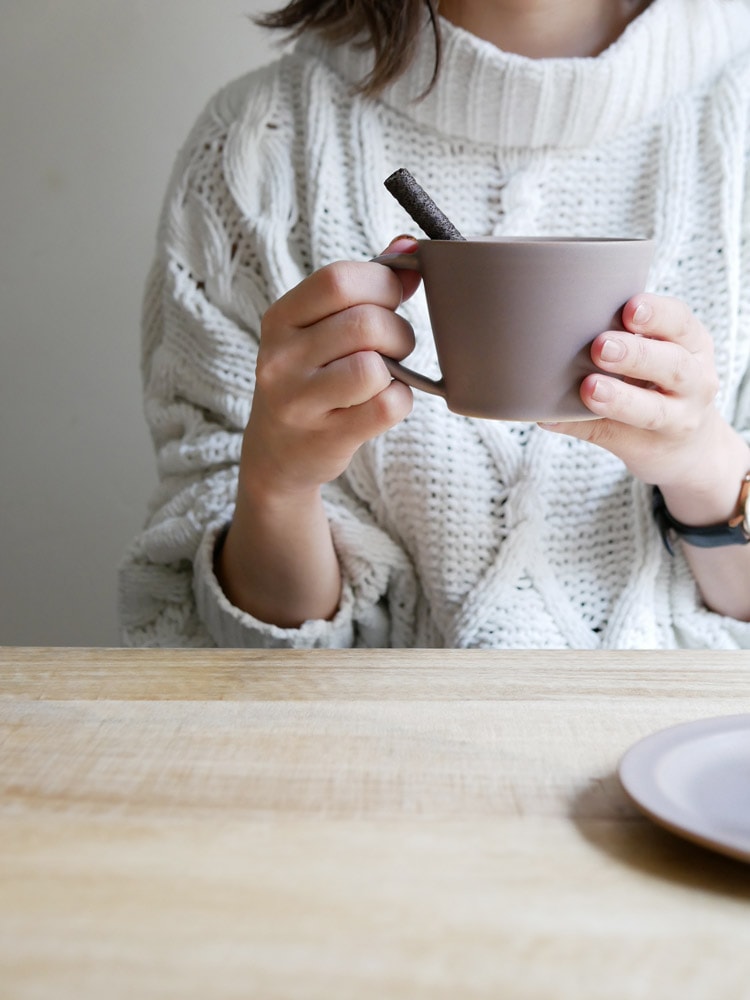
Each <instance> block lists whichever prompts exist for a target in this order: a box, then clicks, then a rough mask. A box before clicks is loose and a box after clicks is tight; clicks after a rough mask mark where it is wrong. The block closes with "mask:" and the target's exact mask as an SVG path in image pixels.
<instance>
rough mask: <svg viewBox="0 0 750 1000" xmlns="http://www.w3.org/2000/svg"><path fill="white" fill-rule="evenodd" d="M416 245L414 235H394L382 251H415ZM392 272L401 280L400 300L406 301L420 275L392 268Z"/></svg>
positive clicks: (416, 284)
mask: <svg viewBox="0 0 750 1000" xmlns="http://www.w3.org/2000/svg"><path fill="white" fill-rule="evenodd" d="M418 246H419V243H418V241H417V239H416V237H414V236H408V235H402V236H394V238H393V239H392V240H391V242H390V243H389V244H388V246H387V247H386V248H385V250H384V251H383V253H415V252H416V250H417V247H418ZM393 273H394V274H395V275H396V277H397V278H398V279H399V281H400V282H401V286H402V288H403V290H404V292H403V298H402V299H401V301H402V302H406V300H407V299H410V298H411V297H412V295H413V294H414V293H415V292H416V290H417V289H418V288H419V283H420V281H421V280H422V277H421V275H420V274H419V272H418V271H401V270H397V269H395V268H394V271H393Z"/></svg>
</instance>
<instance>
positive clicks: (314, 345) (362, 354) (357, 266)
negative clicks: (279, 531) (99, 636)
mask: <svg viewBox="0 0 750 1000" xmlns="http://www.w3.org/2000/svg"><path fill="white" fill-rule="evenodd" d="M415 245H416V244H415V241H414V240H413V239H411V238H410V237H399V238H398V239H396V240H393V241H392V243H391V244H390V246H389V247H388V252H391V253H401V252H409V251H410V250H413V249H414V248H415ZM419 280H420V279H419V275H418V274H415V273H414V272H407V271H399V272H396V271H392V270H391V269H390V268H388V267H384V266H383V265H382V264H374V263H371V262H362V263H355V262H351V261H340V262H337V263H334V264H329V265H328V266H326V267H323V268H321V269H320V270H319V271H316V272H315V273H314V274H312V275H310V277H308V278H306V279H305V280H304V281H302V282H301V283H300V284H299V285H297V286H296V287H295V288H293V289H292V290H291V291H290V292H288V293H287V294H286V295H284V296H283V297H282V298H280V299H279V300H278V301H277V302H275V303H274V304H273V305H272V306H271V307H270V308H269V309H268V311H267V312H266V314H265V316H264V317H263V322H262V327H261V342H260V350H259V353H258V363H257V369H256V386H255V394H254V398H253V405H252V410H251V415H250V420H249V422H248V425H247V429H246V431H245V439H244V446H243V456H242V459H243V460H242V467H243V468H242V472H241V476H242V478H244V477H249V481H246V482H245V483H244V485H245V486H246V487H247V488H250V489H251V490H253V491H254V490H255V489H256V488H261V489H262V490H263V491H270V492H274V493H281V494H288V493H295V492H302V493H306V492H308V491H310V490H312V489H317V488H318V487H320V486H321V485H322V484H323V483H326V482H329V481H330V480H332V479H335V478H336V477H337V476H338V475H340V474H341V473H342V472H343V471H344V470H345V469H346V467H347V466H348V464H349V462H350V461H351V459H352V456H353V455H354V453H355V452H356V450H357V449H358V448H359V446H360V445H361V444H362V443H363V442H365V441H367V440H368V439H370V438H372V437H375V436H376V435H378V434H381V433H382V432H383V431H386V430H388V429H389V428H390V427H392V426H393V425H394V424H396V423H398V422H399V421H400V420H402V419H403V418H404V417H405V416H407V414H408V413H409V412H410V410H411V406H412V393H411V390H410V389H409V388H408V387H407V386H405V385H403V384H402V383H400V382H396V381H393V380H392V376H391V375H390V373H389V372H388V369H387V368H386V366H385V364H384V362H383V359H382V357H381V355H382V354H384V355H387V356H389V357H393V358H396V359H399V360H401V359H402V358H404V357H406V355H407V354H409V353H410V351H411V350H412V349H413V346H414V333H413V331H412V328H411V326H410V324H409V323H408V322H407V321H406V320H405V319H404V318H403V317H401V316H399V315H398V314H397V313H396V311H395V310H396V309H397V308H398V306H399V305H400V304H401V302H402V301H403V300H404V299H405V298H408V297H409V296H410V295H412V294H413V293H414V291H415V290H416V288H417V286H418V284H419Z"/></svg>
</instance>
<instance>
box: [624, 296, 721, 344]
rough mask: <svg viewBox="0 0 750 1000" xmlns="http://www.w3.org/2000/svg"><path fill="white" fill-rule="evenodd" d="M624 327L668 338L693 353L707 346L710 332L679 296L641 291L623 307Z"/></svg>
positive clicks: (645, 334) (635, 331)
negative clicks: (673, 296)
mask: <svg viewBox="0 0 750 1000" xmlns="http://www.w3.org/2000/svg"><path fill="white" fill-rule="evenodd" d="M622 322H623V325H624V327H625V329H626V330H629V331H630V332H631V333H640V334H641V335H642V336H645V337H654V338H656V339H658V340H670V341H672V342H673V343H675V344H680V346H681V347H683V348H684V349H685V350H686V351H690V352H691V353H693V354H695V353H698V352H700V351H704V350H706V349H710V347H711V344H712V341H711V336H710V334H709V333H708V331H707V330H706V328H705V327H704V325H703V324H702V323H701V322H700V320H699V319H698V317H697V316H696V315H695V313H694V312H693V311H692V310H691V309H690V308H689V307H688V306H687V305H686V304H685V303H684V302H682V301H681V300H680V299H676V298H672V297H671V296H668V295H653V294H650V293H647V292H644V293H643V294H642V295H636V296H634V297H633V298H632V299H630V300H629V301H628V302H627V303H626V304H625V307H624V308H623V311H622Z"/></svg>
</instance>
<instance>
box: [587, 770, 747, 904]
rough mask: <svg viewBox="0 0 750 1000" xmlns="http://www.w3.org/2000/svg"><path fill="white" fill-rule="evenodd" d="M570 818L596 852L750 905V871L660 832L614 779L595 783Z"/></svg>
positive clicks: (658, 876)
mask: <svg viewBox="0 0 750 1000" xmlns="http://www.w3.org/2000/svg"><path fill="white" fill-rule="evenodd" d="M570 815H571V818H572V820H573V822H574V823H575V825H576V827H577V829H578V831H579V832H580V834H581V836H582V837H584V838H585V840H586V841H588V843H589V844H591V845H592V846H593V847H595V848H597V850H600V851H602V852H603V853H605V854H608V855H609V856H610V857H612V858H614V859H615V860H616V861H619V862H620V863H622V864H624V865H627V866H628V867H630V868H634V869H637V870H638V871H640V872H642V873H643V874H646V875H652V876H653V877H654V878H658V879H662V880H666V881H669V882H673V883H676V884H679V885H683V886H686V887H688V888H692V889H699V890H702V891H704V892H711V893H720V894H721V895H724V896H733V897H735V898H736V899H742V900H750V865H749V864H747V863H746V862H742V861H739V860H736V859H734V858H730V857H727V856H725V855H723V854H719V853H717V852H715V851H713V850H710V849H709V848H706V847H701V846H700V845H699V844H694V843H692V842H691V841H689V840H684V839H683V838H682V837H679V836H678V835H677V834H674V833H671V832H670V831H668V830H665V829H663V828H662V827H660V826H658V825H657V824H656V823H654V822H653V821H652V820H650V819H648V818H647V817H645V816H643V815H642V814H641V813H640V812H639V811H638V810H637V809H636V808H635V806H634V805H633V804H632V803H631V802H630V800H629V799H628V797H627V795H626V794H625V791H624V789H623V787H622V785H621V784H620V780H619V778H618V777H617V775H616V774H609V775H606V776H605V777H603V778H598V779H596V780H595V781H593V782H592V783H591V784H590V785H589V786H588V787H587V788H585V789H583V790H582V791H581V792H580V793H579V794H578V795H577V796H576V798H575V799H574V800H573V802H572V803H571V811H570Z"/></svg>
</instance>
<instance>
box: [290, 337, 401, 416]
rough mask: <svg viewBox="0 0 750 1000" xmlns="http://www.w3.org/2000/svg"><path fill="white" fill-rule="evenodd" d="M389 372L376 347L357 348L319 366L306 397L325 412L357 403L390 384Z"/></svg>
mask: <svg viewBox="0 0 750 1000" xmlns="http://www.w3.org/2000/svg"><path fill="white" fill-rule="evenodd" d="M392 378H393V377H392V375H391V373H390V372H389V371H388V369H387V368H386V366H385V362H384V361H383V358H382V357H381V356H380V354H378V353H377V352H376V351H358V352H357V353H356V354H347V355H346V356H345V357H343V358H339V359H338V360H336V361H332V362H331V363H330V364H328V365H326V366H325V367H324V368H321V369H319V371H318V373H317V374H316V375H315V377H314V379H312V380H311V382H310V388H309V399H310V400H311V401H312V402H313V403H314V405H316V406H322V407H324V408H325V409H326V410H328V411H329V412H331V411H333V410H339V409H348V408H349V407H352V406H360V405H361V404H362V403H366V402H367V401H368V400H370V399H373V398H374V397H375V396H377V395H379V393H381V392H383V390H384V389H387V388H388V386H389V385H390V384H391V381H392Z"/></svg>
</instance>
